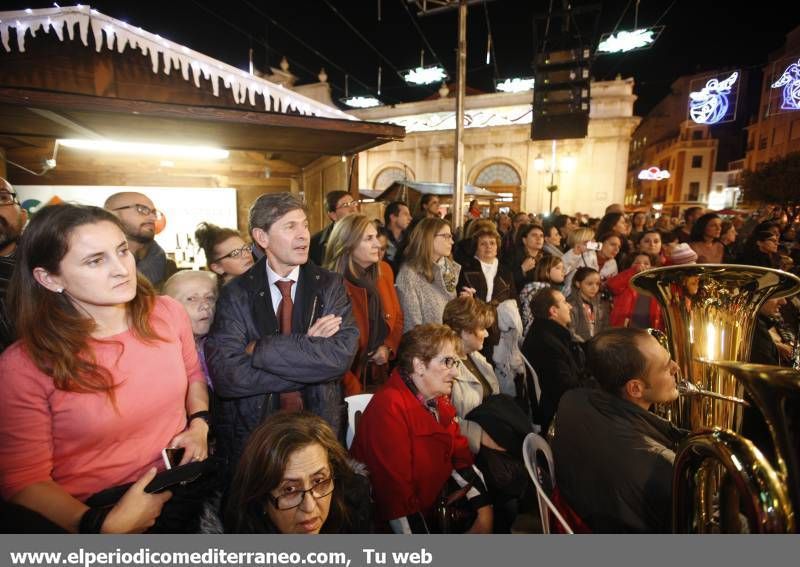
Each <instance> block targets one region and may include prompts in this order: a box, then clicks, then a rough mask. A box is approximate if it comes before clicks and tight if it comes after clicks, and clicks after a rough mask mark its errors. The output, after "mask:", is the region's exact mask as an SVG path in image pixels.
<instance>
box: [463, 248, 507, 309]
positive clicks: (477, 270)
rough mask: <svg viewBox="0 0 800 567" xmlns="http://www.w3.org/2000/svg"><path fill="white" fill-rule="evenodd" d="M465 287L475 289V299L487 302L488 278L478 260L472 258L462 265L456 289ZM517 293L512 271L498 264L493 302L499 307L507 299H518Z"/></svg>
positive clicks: (500, 263)
mask: <svg viewBox="0 0 800 567" xmlns="http://www.w3.org/2000/svg"><path fill="white" fill-rule="evenodd" d="M464 287H472V288H475V291H476V292H477V293H476V294H475V297H476V298H477V299H480V300H481V301H486V293H487V292H488V289H489V288H488V287H487V283H486V276H485V275H484V274H483V269H482V268H481V263H480V261H479V260H478V259H477V258H470V259H468V260H465V261H464V262H463V263H462V264H461V273H459V275H458V284H457V285H456V288H457V289H458V290H459V291H460V290H461V289H463V288H464ZM516 298H517V292H516V288H515V287H514V278H513V276H512V275H511V271H510V270H509V269H508V268H507V267H506V266H505V265H504V264H503V263H502V262H498V264H497V274H495V276H494V289H493V290H492V301H491V303H494V304H495V305H497V304H498V303H501V302H503V301H505V300H506V299H516Z"/></svg>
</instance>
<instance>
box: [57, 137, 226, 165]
mask: <svg viewBox="0 0 800 567" xmlns="http://www.w3.org/2000/svg"><path fill="white" fill-rule="evenodd" d="M58 145H59V146H62V147H64V148H73V149H76V150H90V151H94V152H105V153H114V154H128V155H143V156H157V157H167V156H168V157H176V158H184V159H192V160H205V159H226V158H227V157H228V156H229V155H230V152H229V151H228V150H223V149H220V148H212V147H208V146H176V145H172V144H151V143H148V142H115V141H113V140H77V139H65V140H58Z"/></svg>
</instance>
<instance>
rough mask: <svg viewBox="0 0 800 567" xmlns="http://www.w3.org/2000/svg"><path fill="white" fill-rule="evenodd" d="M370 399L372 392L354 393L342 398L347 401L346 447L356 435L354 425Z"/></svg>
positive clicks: (348, 446)
mask: <svg viewBox="0 0 800 567" xmlns="http://www.w3.org/2000/svg"><path fill="white" fill-rule="evenodd" d="M371 399H372V394H356V395H355V396H348V397H346V398H345V399H344V401H345V402H346V403H347V448H348V449H349V448H350V445H352V444H353V437H355V435H356V425H358V420H359V418H360V417H361V414H362V413H364V410H365V409H367V404H369V401H370V400H371Z"/></svg>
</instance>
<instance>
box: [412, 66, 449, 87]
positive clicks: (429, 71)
mask: <svg viewBox="0 0 800 567" xmlns="http://www.w3.org/2000/svg"><path fill="white" fill-rule="evenodd" d="M446 78H447V71H445V70H444V69H443V68H442V67H439V66H435V67H417V68H416V69H409V70H408V71H405V72H404V73H403V80H405V82H407V83H412V84H414V85H430V84H433V83H439V82H441V81H443V80H444V79H446Z"/></svg>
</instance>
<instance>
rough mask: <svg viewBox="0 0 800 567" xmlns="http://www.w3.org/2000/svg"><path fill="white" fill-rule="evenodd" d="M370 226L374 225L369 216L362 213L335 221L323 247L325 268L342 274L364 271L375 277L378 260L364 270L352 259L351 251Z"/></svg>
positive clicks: (357, 273) (354, 274)
mask: <svg viewBox="0 0 800 567" xmlns="http://www.w3.org/2000/svg"><path fill="white" fill-rule="evenodd" d="M370 226H372V227H374V226H375V225H374V224H373V223H372V220H371V219H370V218H369V217H367V216H366V215H362V214H353V215H347V216H346V217H344V218H343V219H340V220H338V221H336V224H334V225H333V230H332V231H331V236H330V239H329V240H328V244H327V245H326V247H325V262H323V264H324V266H325V268H327V269H329V270H331V271H333V272H337V273H339V274H342V275H347V274H348V273H350V274H351V275H353V276H358V275H359V274H361V273H364V272H366V273H367V274H368V275H370V276H374V277H377V274H378V269H379V267H378V264H380V262H376V263H375V264H373V265H372V266H369V267H368V268H367V269H366V270H364V269H363V268H361V267H360V266H358V265H356V263H355V262H354V261H353V251H354V250H355V249H356V248H358V245H359V244H361V239H362V238H363V237H364V233H365V232H366V231H367V229H368V228H369V227H370Z"/></svg>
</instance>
